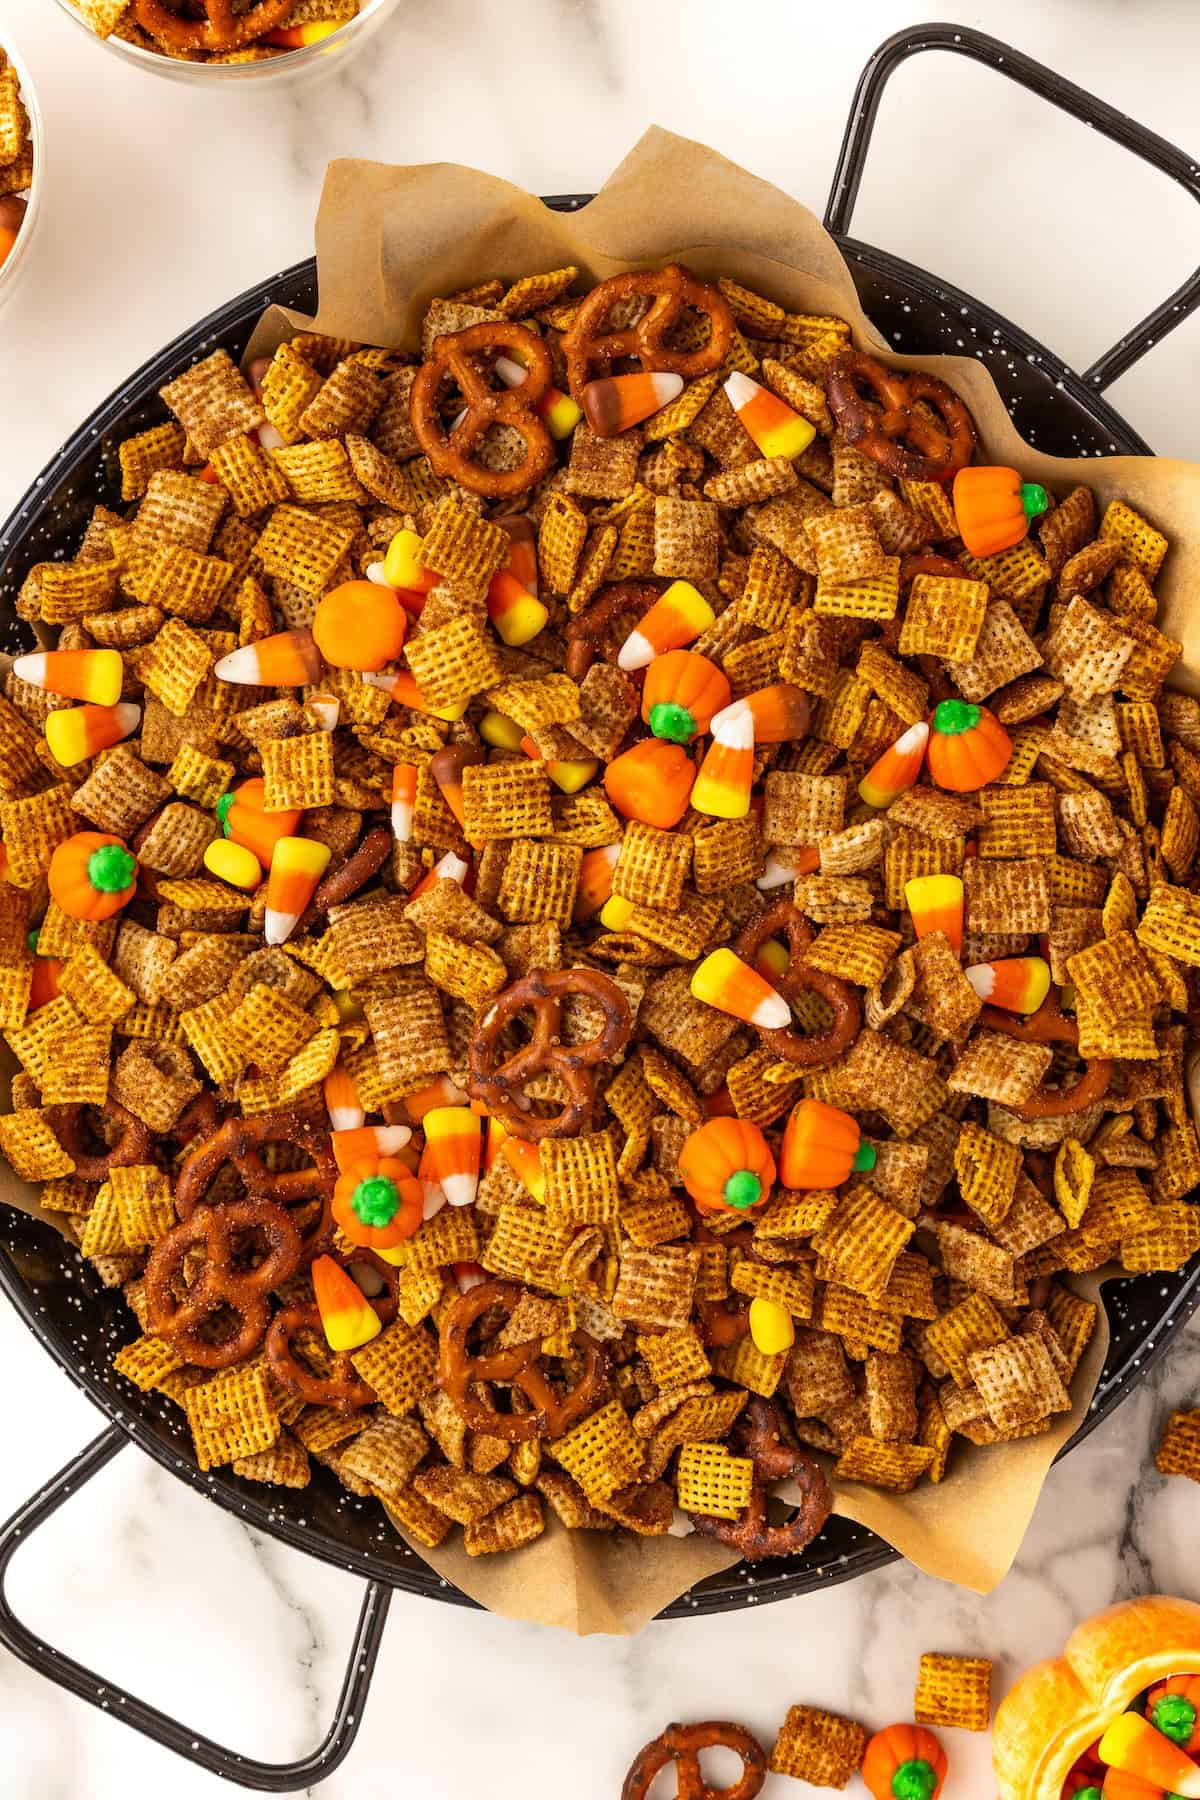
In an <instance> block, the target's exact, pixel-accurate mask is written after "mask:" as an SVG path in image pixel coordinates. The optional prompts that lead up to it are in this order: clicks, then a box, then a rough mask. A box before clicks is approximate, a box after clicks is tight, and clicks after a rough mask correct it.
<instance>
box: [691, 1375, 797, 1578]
mask: <svg viewBox="0 0 1200 1800" xmlns="http://www.w3.org/2000/svg"><path fill="white" fill-rule="evenodd" d="M733 1436H734V1439H735V1442H736V1444H737V1446H738V1449H739V1451H740V1454H742V1455H743V1456H748V1457H749V1458H750V1460H751V1461H752V1462H753V1464H754V1485H753V1487H752V1488H751V1490H750V1499H749V1501H748V1502H747V1504H746V1506H745V1507H744V1509H743V1511H742V1514H741V1517H740V1518H738V1519H716V1518H713V1517H711V1516H710V1515H709V1514H708V1513H691V1514H690V1515H689V1517H690V1518H691V1521H692V1524H693V1525H694V1526H695V1527H696V1530H697V1531H702V1532H703V1533H704V1535H705V1536H706V1537H714V1538H716V1539H717V1541H718V1542H719V1543H722V1544H728V1545H729V1547H730V1549H732V1550H736V1551H737V1552H738V1553H739V1555H740V1556H741V1557H742V1559H743V1561H744V1562H758V1561H760V1560H761V1559H762V1558H763V1557H764V1556H796V1555H798V1554H799V1552H800V1551H801V1550H803V1549H804V1548H805V1546H806V1545H807V1544H810V1543H811V1542H812V1540H813V1538H815V1537H816V1535H817V1533H818V1531H820V1529H821V1527H822V1526H823V1525H824V1523H825V1521H826V1519H827V1518H828V1517H829V1513H830V1509H831V1508H832V1506H833V1497H832V1495H831V1494H830V1492H829V1483H828V1482H827V1481H826V1479H825V1477H824V1475H823V1474H822V1472H821V1470H820V1468H819V1467H818V1465H817V1464H816V1463H815V1462H814V1461H813V1459H812V1457H811V1456H807V1455H806V1454H805V1453H804V1451H803V1450H797V1449H794V1448H793V1447H792V1446H791V1445H790V1444H785V1443H784V1441H783V1419H782V1415H781V1414H780V1411H779V1408H778V1407H777V1406H776V1405H775V1403H774V1402H773V1401H771V1400H760V1399H757V1398H756V1399H753V1400H751V1401H750V1403H749V1405H748V1406H747V1407H746V1408H745V1410H744V1412H743V1413H742V1415H741V1417H740V1418H739V1419H738V1421H737V1423H736V1424H735V1426H734V1428H733ZM788 1479H790V1480H793V1481H795V1482H796V1484H797V1486H798V1487H799V1489H800V1501H799V1504H798V1506H797V1509H796V1513H795V1516H794V1517H793V1518H791V1519H789V1520H788V1521H787V1523H786V1524H783V1525H772V1524H771V1523H770V1522H769V1520H768V1518H767V1484H768V1482H775V1481H784V1480H788Z"/></svg>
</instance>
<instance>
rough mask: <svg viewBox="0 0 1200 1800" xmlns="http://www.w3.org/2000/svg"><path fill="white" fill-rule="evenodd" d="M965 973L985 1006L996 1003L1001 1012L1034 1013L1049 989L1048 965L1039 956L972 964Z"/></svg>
mask: <svg viewBox="0 0 1200 1800" xmlns="http://www.w3.org/2000/svg"><path fill="white" fill-rule="evenodd" d="M965 973H966V977H967V980H968V981H969V982H970V984H971V986H972V987H973V988H974V989H975V992H976V993H977V994H978V995H979V998H980V999H981V1000H982V1001H983V1002H984V1003H985V1004H986V1005H987V1006H999V1007H1001V1008H1002V1009H1003V1010H1004V1011H1005V1012H1017V1013H1034V1012H1036V1011H1037V1009H1038V1007H1039V1006H1040V1005H1041V1004H1042V1001H1043V1000H1044V999H1045V998H1046V995H1047V994H1048V993H1049V992H1050V965H1049V963H1047V962H1045V961H1044V960H1043V959H1042V958H1041V957H1040V956H1006V957H1005V958H1004V959H1003V961H1001V962H990V963H972V964H971V967H970V968H969V969H967V970H966V971H965Z"/></svg>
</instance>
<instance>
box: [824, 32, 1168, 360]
mask: <svg viewBox="0 0 1200 1800" xmlns="http://www.w3.org/2000/svg"><path fill="white" fill-rule="evenodd" d="M923 50H948V51H950V52H951V53H952V54H953V55H955V56H969V57H970V58H971V60H972V61H973V62H978V63H982V64H983V65H984V67H985V68H989V69H994V70H995V71H996V72H997V73H998V74H1000V75H1007V77H1008V79H1009V80H1010V81H1015V82H1017V83H1019V85H1020V86H1021V87H1024V88H1028V89H1029V91H1030V92H1031V93H1033V94H1037V95H1038V96H1039V97H1040V98H1041V99H1043V100H1048V101H1049V102H1050V103H1051V105H1053V106H1057V107H1058V108H1059V109H1060V110H1061V111H1062V112H1066V113H1070V114H1071V115H1072V117H1073V118H1076V119H1079V120H1081V121H1082V123H1083V124H1085V125H1087V126H1089V127H1090V128H1091V129H1092V130H1093V131H1098V132H1099V133H1100V134H1101V136H1102V137H1106V138H1111V139H1112V141H1113V143H1114V144H1120V145H1122V147H1123V148H1124V149H1126V150H1130V151H1132V152H1133V154H1134V155H1135V156H1138V157H1140V158H1141V159H1142V161H1143V162H1147V163H1150V164H1151V165H1152V167H1154V168H1156V169H1161V170H1162V172H1163V174H1164V175H1169V176H1170V177H1171V179H1172V180H1173V181H1177V182H1178V183H1179V185H1180V187H1182V188H1183V189H1184V190H1185V191H1186V192H1187V193H1189V194H1190V195H1191V196H1192V198H1193V200H1200V164H1198V163H1197V162H1196V161H1194V160H1193V159H1192V158H1191V157H1188V156H1185V155H1184V153H1183V151H1182V150H1177V149H1176V148H1175V146H1174V145H1173V144H1168V142H1167V140H1166V139H1165V138H1161V137H1159V136H1158V134H1157V132H1153V131H1148V130H1147V129H1146V127H1145V126H1144V125H1139V124H1138V123H1137V121H1136V120H1134V119H1130V118H1127V117H1126V115H1125V114H1124V113H1121V112H1118V111H1117V110H1116V108H1115V107H1112V106H1109V105H1107V104H1106V103H1105V101H1103V100H1098V99H1097V98H1096V96H1095V95H1094V94H1089V93H1088V92H1087V91H1086V90H1085V89H1084V88H1081V87H1076V86H1075V83H1074V82H1072V81H1066V80H1064V79H1063V77H1062V76H1061V75H1058V74H1056V73H1055V72H1054V70H1053V69H1048V68H1046V67H1045V65H1044V64H1043V63H1039V62H1035V61H1034V60H1033V58H1032V57H1031V56H1026V55H1024V54H1023V52H1022V51H1020V50H1014V49H1012V48H1011V47H1010V46H1009V45H1008V44H1004V43H1001V41H1000V39H999V38H994V37H988V36H987V35H986V34H985V33H984V32H982V31H971V30H970V29H969V28H968V27H967V26H965V25H948V24H931V25H912V26H909V27H908V28H907V29H906V30H904V31H898V32H897V33H896V34H895V36H894V37H890V38H888V39H887V41H886V42H885V43H882V44H881V45H880V46H879V48H878V50H876V51H875V53H874V55H873V56H872V57H871V60H870V61H869V62H868V64H867V66H866V68H865V69H864V70H863V72H862V74H861V75H860V76H859V79H858V87H857V88H856V89H855V93H854V99H853V102H852V103H851V107H850V117H849V119H848V120H847V123H846V133H845V136H844V137H843V139H842V147H841V150H840V151H839V153H838V160H837V167H836V168H835V170H834V173H833V183H832V185H831V187H830V190H829V203H828V205H827V206H826V208H825V227H826V230H828V231H831V232H832V233H833V235H834V236H835V237H837V238H843V237H845V236H846V234H847V232H848V230H849V226H850V215H851V214H852V212H853V211H854V203H855V201H856V200H857V198H858V190H859V187H860V185H861V183H862V177H863V170H864V168H865V166H866V159H867V151H868V149H869V147H870V143H871V134H872V132H873V131H874V129H875V119H876V115H877V114H878V112H879V102H880V100H881V99H882V98H883V90H884V88H885V87H886V85H887V83H888V81H889V79H890V78H891V76H892V75H894V74H895V72H896V70H897V69H898V68H899V67H900V64H901V63H902V62H906V61H907V60H908V58H909V57H910V56H916V55H918V54H919V53H920V52H921V51H923ZM1197 305H1200V269H1197V270H1196V271H1195V273H1194V274H1192V275H1190V276H1189V277H1188V279H1187V280H1186V281H1185V282H1184V283H1183V285H1182V286H1181V287H1178V288H1176V290H1175V292H1174V293H1173V294H1170V295H1168V297H1167V299H1165V300H1164V301H1163V302H1162V304H1161V305H1160V306H1156V307H1155V309H1154V311H1153V312H1152V313H1148V314H1147V316H1146V317H1145V318H1144V319H1143V320H1142V321H1141V323H1140V324H1138V325H1135V326H1134V328H1133V330H1132V331H1128V332H1126V334H1125V336H1124V337H1122V338H1119V339H1118V340H1117V342H1116V343H1115V344H1114V345H1113V346H1112V348H1111V349H1109V350H1106V351H1105V352H1104V355H1103V356H1100V357H1097V359H1096V361H1095V362H1094V363H1093V364H1092V366H1091V368H1089V369H1086V370H1085V371H1084V374H1083V376H1082V379H1083V380H1084V381H1085V382H1086V383H1087V385H1088V386H1089V387H1090V388H1092V389H1093V390H1094V391H1095V392H1097V393H1099V392H1101V391H1103V389H1104V388H1106V387H1108V386H1109V384H1110V383H1111V382H1113V381H1115V380H1116V379H1117V376H1118V375H1123V374H1124V373H1125V371H1126V370H1127V369H1130V368H1132V367H1133V365H1134V363H1135V362H1137V361H1138V360H1139V358H1140V357H1143V356H1144V355H1145V354H1146V352H1147V350H1149V349H1150V348H1151V346H1152V345H1153V344H1156V343H1157V342H1158V340H1159V339H1160V338H1164V337H1166V335H1167V333H1168V332H1169V331H1174V329H1175V327H1176V326H1177V325H1181V324H1182V323H1183V321H1184V320H1185V319H1186V318H1187V317H1188V315H1189V314H1190V313H1191V312H1193V311H1194V310H1195V308H1196V306H1197Z"/></svg>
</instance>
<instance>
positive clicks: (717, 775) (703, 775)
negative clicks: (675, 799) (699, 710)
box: [692, 700, 754, 819]
mask: <svg viewBox="0 0 1200 1800" xmlns="http://www.w3.org/2000/svg"><path fill="white" fill-rule="evenodd" d="M753 786H754V717H753V715H752V713H751V711H750V708H749V707H748V706H747V705H746V702H745V701H744V700H735V701H734V703H733V705H732V706H727V707H726V708H725V710H724V712H721V713H718V714H717V716H716V718H715V719H714V720H713V722H712V743H711V744H710V745H709V746H708V749H707V750H706V751H705V753H704V761H703V762H702V763H701V764H700V772H699V774H698V775H697V776H696V780H695V783H694V785H693V787H692V805H693V806H694V807H695V809H696V811H697V812H702V813H708V814H710V815H711V816H712V817H713V818H716V819H744V818H745V816H746V814H747V813H748V812H749V811H750V790H751V789H752V787H753Z"/></svg>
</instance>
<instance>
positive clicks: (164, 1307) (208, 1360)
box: [145, 1199, 302, 1369]
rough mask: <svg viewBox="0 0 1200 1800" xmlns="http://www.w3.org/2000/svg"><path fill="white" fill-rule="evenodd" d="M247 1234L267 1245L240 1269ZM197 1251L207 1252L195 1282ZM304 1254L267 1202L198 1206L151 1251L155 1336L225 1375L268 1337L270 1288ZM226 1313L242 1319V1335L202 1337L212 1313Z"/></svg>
mask: <svg viewBox="0 0 1200 1800" xmlns="http://www.w3.org/2000/svg"><path fill="white" fill-rule="evenodd" d="M246 1231H253V1232H256V1233H260V1234H261V1235H262V1236H263V1237H264V1238H265V1239H266V1250H265V1252H264V1254H263V1256H262V1257H261V1259H260V1260H259V1261H258V1262H257V1263H256V1264H254V1266H253V1267H251V1268H245V1267H243V1266H242V1260H243V1254H244V1251H243V1249H242V1246H241V1245H240V1243H239V1242H238V1241H236V1240H237V1238H238V1235H239V1234H241V1233H244V1232H246ZM197 1249H203V1251H204V1261H203V1263H202V1264H201V1266H200V1272H199V1274H198V1275H197V1276H196V1277H195V1279H194V1280H193V1281H191V1282H190V1283H189V1282H188V1281H187V1273H188V1264H189V1261H190V1259H191V1256H192V1252H193V1251H194V1250H197ZM301 1249H302V1247H301V1243H300V1234H299V1232H298V1231H297V1230H296V1227H295V1226H294V1225H293V1224H292V1221H291V1220H290V1219H289V1218H288V1216H287V1214H286V1212H284V1210H283V1208H282V1207H281V1206H275V1205H273V1204H272V1203H271V1201H269V1200H250V1199H247V1200H230V1201H228V1202H227V1203H226V1204H225V1205H224V1206H198V1207H197V1208H196V1209H195V1211H194V1212H193V1213H192V1214H191V1216H190V1218H187V1219H183V1220H181V1221H180V1223H179V1224H178V1225H175V1226H173V1227H172V1229H171V1230H170V1231H168V1232H167V1234H166V1236H165V1237H162V1238H160V1239H159V1241H158V1243H157V1244H155V1246H154V1249H153V1250H152V1251H151V1252H150V1260H149V1262H148V1263H147V1264H146V1277H145V1279H146V1301H147V1305H148V1307H149V1319H150V1328H151V1330H152V1331H155V1332H157V1333H159V1335H160V1336H162V1337H165V1338H168V1339H169V1340H170V1342H171V1344H172V1345H173V1346H174V1348H175V1349H176V1350H177V1351H178V1352H179V1354H180V1356H182V1357H183V1358H184V1359H185V1360H186V1361H187V1362H190V1363H195V1364H196V1366H197V1367H198V1368H202V1369H227V1368H229V1367H230V1366H231V1365H232V1364H233V1363H238V1362H241V1361H243V1359H244V1358H245V1357H247V1356H250V1355H251V1354H252V1353H253V1352H254V1351H255V1350H256V1349H257V1348H258V1346H259V1344H260V1343H261V1342H262V1339H263V1336H264V1334H265V1332H266V1329H267V1323H268V1319H269V1317H270V1309H269V1307H268V1305H267V1293H268V1291H269V1289H271V1288H274V1287H278V1286H279V1284H280V1282H282V1281H286V1280H287V1279H288V1277H289V1275H293V1274H294V1273H295V1271H296V1269H297V1267H298V1266H299V1262H300V1257H301ZM225 1309H228V1310H229V1311H231V1312H232V1313H234V1314H235V1315H236V1317H237V1319H238V1320H239V1321H240V1322H239V1324H238V1327H237V1329H236V1330H235V1331H233V1332H232V1333H230V1334H229V1335H227V1336H225V1337H222V1338H214V1337H208V1336H204V1335H202V1330H203V1327H204V1326H205V1325H206V1323H207V1322H208V1321H209V1320H210V1319H211V1318H212V1317H213V1315H214V1314H215V1313H217V1312H220V1311H223V1310H225Z"/></svg>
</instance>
